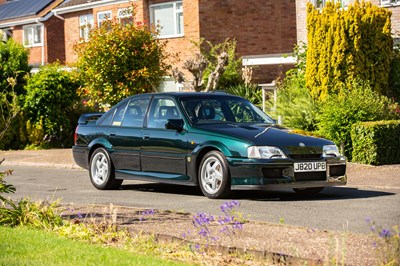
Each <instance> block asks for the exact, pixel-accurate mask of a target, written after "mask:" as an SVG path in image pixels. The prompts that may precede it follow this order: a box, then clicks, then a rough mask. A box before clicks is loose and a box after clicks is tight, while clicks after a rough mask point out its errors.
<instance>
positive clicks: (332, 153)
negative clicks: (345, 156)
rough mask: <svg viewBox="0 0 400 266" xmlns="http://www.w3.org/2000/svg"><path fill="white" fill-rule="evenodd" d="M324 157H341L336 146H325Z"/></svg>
mask: <svg viewBox="0 0 400 266" xmlns="http://www.w3.org/2000/svg"><path fill="white" fill-rule="evenodd" d="M322 156H323V157H339V156H340V153H339V150H338V148H337V147H336V145H325V146H324V148H323V154H322Z"/></svg>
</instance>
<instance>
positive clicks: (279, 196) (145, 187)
mask: <svg viewBox="0 0 400 266" xmlns="http://www.w3.org/2000/svg"><path fill="white" fill-rule="evenodd" d="M121 189H122V190H136V191H147V192H149V193H165V194H182V195H187V196H199V197H204V196H203V194H202V193H201V191H200V189H199V188H197V187H191V186H181V185H170V184H160V183H146V184H126V185H122V186H121ZM394 194H395V193H391V192H386V191H376V190H366V189H358V188H350V187H327V188H325V189H324V190H323V191H322V192H320V193H319V194H317V195H313V196H303V195H299V194H296V193H295V192H294V191H293V190H288V189H286V190H279V191H269V190H268V191H258V190H256V191H252V190H235V191H233V193H232V195H231V197H230V198H231V199H244V200H255V201H299V200H318V201H321V200H329V201H331V200H344V199H365V198H375V197H383V196H390V195H394Z"/></svg>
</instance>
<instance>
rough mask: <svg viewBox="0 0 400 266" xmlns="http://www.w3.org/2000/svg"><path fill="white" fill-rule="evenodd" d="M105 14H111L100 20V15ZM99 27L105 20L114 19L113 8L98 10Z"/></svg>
mask: <svg viewBox="0 0 400 266" xmlns="http://www.w3.org/2000/svg"><path fill="white" fill-rule="evenodd" d="M103 14H109V16H106V18H105V19H102V20H100V18H99V17H100V15H103ZM96 17H97V27H99V28H100V27H101V22H103V21H105V20H112V11H111V10H106V11H99V12H97V16H96Z"/></svg>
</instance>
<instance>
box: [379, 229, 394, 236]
mask: <svg viewBox="0 0 400 266" xmlns="http://www.w3.org/2000/svg"><path fill="white" fill-rule="evenodd" d="M379 236H380V237H382V238H390V237H391V236H392V233H391V232H390V230H387V229H383V230H382V231H381V232H380V233H379Z"/></svg>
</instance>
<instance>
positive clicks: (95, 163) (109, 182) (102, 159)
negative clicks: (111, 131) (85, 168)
mask: <svg viewBox="0 0 400 266" xmlns="http://www.w3.org/2000/svg"><path fill="white" fill-rule="evenodd" d="M89 176H90V181H91V182H92V184H93V186H94V187H95V188H97V189H100V190H105V189H117V188H119V187H120V186H121V184H122V180H121V179H115V170H114V166H113V164H112V162H111V159H110V156H109V155H108V153H107V151H106V150H105V149H104V148H98V149H96V150H95V151H94V152H93V154H92V157H91V158H90V168H89Z"/></svg>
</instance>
